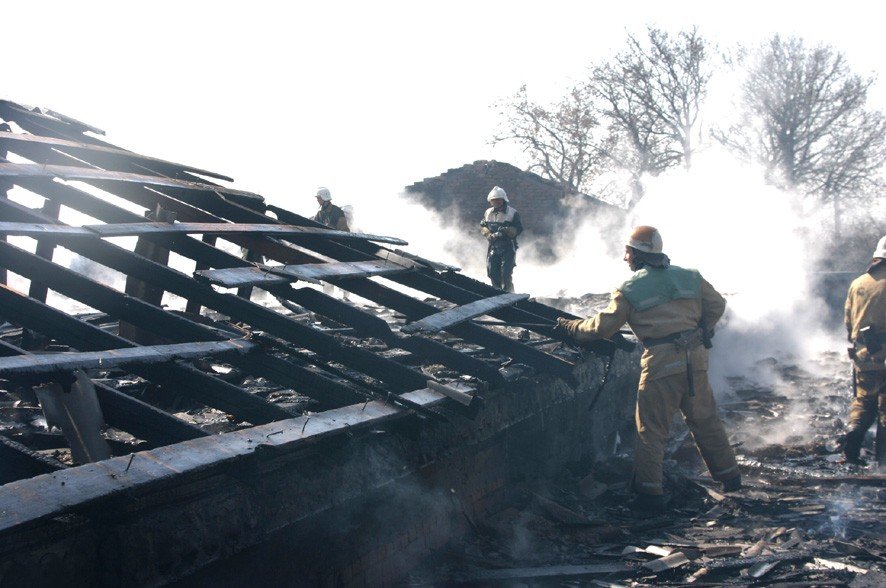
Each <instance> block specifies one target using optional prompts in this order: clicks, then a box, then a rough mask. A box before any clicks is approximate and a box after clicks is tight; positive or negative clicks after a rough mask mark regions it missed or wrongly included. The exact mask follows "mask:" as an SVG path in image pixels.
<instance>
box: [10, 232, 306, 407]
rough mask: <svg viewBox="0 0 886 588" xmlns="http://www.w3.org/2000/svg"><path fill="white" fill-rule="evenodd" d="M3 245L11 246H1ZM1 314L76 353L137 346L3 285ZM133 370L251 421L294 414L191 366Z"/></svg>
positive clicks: (134, 367) (177, 392)
mask: <svg viewBox="0 0 886 588" xmlns="http://www.w3.org/2000/svg"><path fill="white" fill-rule="evenodd" d="M0 246H2V247H11V246H10V245H3V244H0ZM2 263H3V262H0V264H2ZM46 263H48V262H46ZM0 316H3V317H4V318H5V319H6V320H9V321H10V322H14V323H16V324H20V325H22V326H24V327H26V328H29V329H33V330H35V331H38V332H40V333H43V334H45V335H47V336H49V337H52V338H53V339H57V340H59V341H62V342H64V343H67V344H68V345H70V346H72V347H74V348H75V349H80V350H93V351H98V350H105V349H116V348H124V347H134V346H135V344H133V343H132V342H130V341H127V340H126V339H123V338H121V337H118V336H117V335H113V334H111V333H108V332H106V331H104V330H102V329H100V328H98V327H94V326H92V325H90V324H89V323H86V322H83V321H80V320H77V319H76V318H74V317H71V316H69V315H67V314H65V313H64V312H61V311H59V310H56V309H54V308H52V307H50V306H47V305H45V304H43V303H41V302H38V301H36V300H33V299H31V298H28V297H27V296H24V295H22V294H20V293H18V292H16V291H14V290H12V289H10V288H8V287H0ZM131 369H132V372H133V373H134V374H137V375H140V376H142V377H144V378H146V379H148V380H150V381H152V382H154V383H157V384H160V385H162V386H164V387H165V388H166V389H168V390H169V391H170V392H173V393H176V394H182V395H184V396H189V397H191V398H193V399H194V400H196V401H197V402H200V403H202V404H205V405H206V406H213V407H215V408H218V409H220V410H224V411H226V412H229V413H231V414H233V415H235V416H237V417H238V418H241V419H244V420H247V421H249V422H251V423H268V422H271V421H275V420H280V419H281V418H289V417H291V416H292V415H291V414H290V413H288V412H287V411H285V410H283V409H282V408H280V407H278V406H274V405H272V404H269V403H267V402H265V401H264V400H262V399H261V398H258V397H256V396H253V395H252V394H249V393H248V392H245V391H243V390H241V389H240V388H237V387H236V386H233V385H231V384H228V383H227V382H223V381H221V380H219V379H217V378H214V377H212V376H209V375H207V374H205V373H203V372H201V371H199V370H197V369H195V368H193V367H190V366H187V365H182V364H178V363H173V364H169V365H164V366H152V365H141V366H140V365H134V366H132V368H131Z"/></svg>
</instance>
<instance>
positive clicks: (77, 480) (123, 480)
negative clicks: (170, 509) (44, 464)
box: [0, 388, 446, 534]
mask: <svg viewBox="0 0 886 588" xmlns="http://www.w3.org/2000/svg"><path fill="white" fill-rule="evenodd" d="M404 396H405V397H406V399H407V400H409V401H411V402H415V403H417V404H419V405H421V406H423V407H427V408H430V407H433V406H435V405H437V404H439V403H441V402H444V401H446V397H445V396H443V395H442V394H439V393H437V392H433V391H431V390H428V389H426V388H423V389H421V390H416V391H413V392H409V393H407V394H405V395H404ZM408 414H409V413H408V412H407V411H404V410H402V409H400V408H398V407H395V406H392V405H390V404H387V403H385V402H382V401H372V402H367V403H366V404H358V405H354V406H348V407H343V408H338V409H334V410H330V411H326V412H322V413H318V414H314V415H310V416H303V417H297V418H292V419H288V420H285V421H280V422H277V423H272V424H268V425H261V426H256V427H251V428H249V429H244V430H240V431H234V432H231V433H224V434H221V435H213V436H210V437H205V438H203V439H196V440H194V441H192V442H191V443H188V444H184V445H182V444H177V445H170V446H167V447H160V448H157V449H153V450H149V451H145V452H140V453H136V454H134V457H118V458H112V459H109V460H105V461H103V462H100V463H95V464H85V465H82V466H80V467H77V468H70V469H67V470H65V471H64V472H58V473H56V477H55V478H52V477H50V476H43V477H37V478H33V479H31V480H28V481H27V483H16V482H13V483H11V484H6V485H4V486H0V534H2V533H5V532H7V531H9V530H11V529H13V528H15V527H18V526H20V525H31V524H36V523H38V522H39V521H43V520H47V519H49V518H51V517H57V516H60V515H62V514H65V513H68V512H71V511H72V509H77V510H78V511H82V510H83V509H84V508H89V507H94V506H97V505H99V504H100V503H101V502H102V501H103V499H109V498H113V497H115V496H124V495H125V494H126V493H129V492H131V491H134V490H135V489H138V488H143V487H146V486H148V485H162V484H163V483H166V482H172V483H175V484H184V483H186V482H187V481H188V480H193V479H195V477H197V476H205V475H207V472H208V471H216V472H217V471H221V470H222V469H224V468H226V467H230V466H231V465H232V464H234V463H237V464H242V463H243V461H244V460H252V459H256V458H260V457H261V455H268V454H270V453H273V454H277V455H279V454H282V453H284V452H293V451H297V450H298V449H300V448H302V447H306V446H308V445H311V444H314V443H316V442H317V441H318V440H320V439H323V438H326V437H330V436H332V435H339V434H343V433H347V432H348V431H357V430H360V429H364V428H368V427H377V426H379V425H381V424H383V423H387V422H390V421H392V420H396V419H401V418H404V417H406V416H408ZM59 476H61V477H59ZM72 493H75V494H74V495H72ZM34 496H40V500H34V499H33V497H34Z"/></svg>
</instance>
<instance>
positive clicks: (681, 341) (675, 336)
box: [642, 329, 703, 349]
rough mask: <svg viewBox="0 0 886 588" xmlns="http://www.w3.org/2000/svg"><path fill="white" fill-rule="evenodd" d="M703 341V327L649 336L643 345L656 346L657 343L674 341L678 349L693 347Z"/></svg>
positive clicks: (662, 343)
mask: <svg viewBox="0 0 886 588" xmlns="http://www.w3.org/2000/svg"><path fill="white" fill-rule="evenodd" d="M702 342H703V340H702V336H701V329H690V330H688V331H680V332H679V333H671V334H670V335H665V336H664V337H647V338H645V339H643V341H642V343H643V347H655V346H656V345H664V344H666V343H672V344H673V345H674V346H675V347H676V348H677V349H692V348H693V347H695V346H697V345H701V344H702Z"/></svg>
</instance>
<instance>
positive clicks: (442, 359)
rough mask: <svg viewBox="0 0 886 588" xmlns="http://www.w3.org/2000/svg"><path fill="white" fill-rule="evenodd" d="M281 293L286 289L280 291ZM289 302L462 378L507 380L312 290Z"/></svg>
mask: <svg viewBox="0 0 886 588" xmlns="http://www.w3.org/2000/svg"><path fill="white" fill-rule="evenodd" d="M280 290H281V291H282V290H283V288H280ZM287 299H288V300H291V301H293V302H295V303H297V304H299V305H301V306H303V307H304V308H307V309H309V310H311V311H313V312H316V313H318V314H321V315H323V316H327V317H330V318H333V319H335V320H337V321H339V322H342V323H344V324H346V325H349V326H351V327H353V328H354V329H355V330H356V331H357V332H358V333H360V334H362V335H365V336H368V337H375V338H377V339H380V340H382V341H384V342H385V343H386V344H387V345H389V346H390V347H398V348H400V349H405V350H407V351H411V352H413V353H415V354H416V355H418V356H419V357H423V358H428V359H430V360H433V361H435V362H439V363H441V364H443V365H445V366H447V367H449V368H452V369H454V370H456V371H458V372H460V373H463V374H470V375H472V376H476V377H478V378H480V379H481V380H485V381H487V382H489V383H490V384H493V385H501V384H503V383H504V379H503V377H502V375H501V374H500V373H499V371H498V370H497V369H495V368H493V367H491V366H489V364H487V363H486V362H484V361H480V360H478V359H476V358H473V357H471V356H469V355H466V354H464V353H461V352H459V351H456V350H455V349H452V348H451V347H449V346H447V345H444V344H442V343H440V342H438V341H434V340H432V339H427V338H424V337H419V336H414V337H401V336H398V335H397V334H395V333H394V332H393V331H391V328H390V327H389V326H388V324H387V323H386V322H385V321H384V320H382V319H380V318H379V317H377V316H375V315H373V314H370V313H368V312H366V311H364V310H362V309H360V308H356V307H354V306H351V305H350V304H347V303H345V302H342V301H340V300H337V299H335V298H333V297H332V296H328V295H326V294H324V293H323V292H318V291H317V290H313V289H311V288H299V289H294V290H293V289H290V290H289V291H288V292H287Z"/></svg>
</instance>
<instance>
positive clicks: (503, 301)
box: [400, 294, 529, 333]
mask: <svg viewBox="0 0 886 588" xmlns="http://www.w3.org/2000/svg"><path fill="white" fill-rule="evenodd" d="M528 298H529V294H499V295H498V296H493V297H492V298H485V299H483V300H477V301H475V302H469V303H468V304H465V305H463V306H456V307H455V308H450V309H447V310H444V311H442V312H438V313H437V314H432V315H431V316H426V317H425V318H423V319H421V320H417V321H415V322H412V323H410V324H408V325H404V326H403V327H402V328H401V329H400V332H402V333H419V332H426V333H436V332H439V331H442V330H444V329H447V328H449V327H453V326H455V325H460V324H461V323H463V322H465V321H469V320H471V319H472V318H476V317H478V316H483V315H484V314H490V313H491V312H493V311H495V310H497V309H499V308H502V307H503V306H510V305H512V304H514V303H515V302H517V301H520V300H526V299H528Z"/></svg>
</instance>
